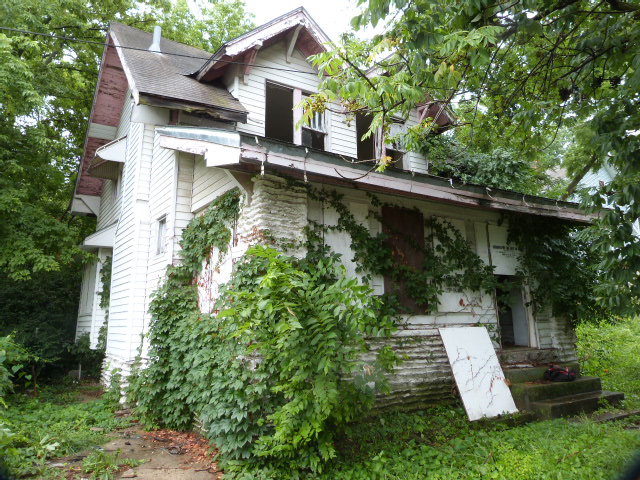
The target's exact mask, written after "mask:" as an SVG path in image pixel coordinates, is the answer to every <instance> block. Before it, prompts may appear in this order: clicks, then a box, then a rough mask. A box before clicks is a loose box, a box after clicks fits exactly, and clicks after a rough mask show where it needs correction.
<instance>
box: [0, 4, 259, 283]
mask: <svg viewBox="0 0 640 480" xmlns="http://www.w3.org/2000/svg"><path fill="white" fill-rule="evenodd" d="M208 3H209V6H206V5H200V6H199V12H198V13H194V12H192V11H191V10H189V8H188V6H187V3H186V1H184V0H181V1H179V2H177V3H175V4H174V3H172V2H171V1H169V0H144V1H142V2H139V1H136V0H106V1H101V2H97V3H96V2H94V3H87V2H85V1H82V0H51V1H46V2H43V1H40V0H24V1H23V0H20V1H18V0H4V1H3V2H1V3H0V27H8V28H13V29H21V30H29V31H34V32H39V33H43V34H46V35H48V36H40V35H38V36H35V35H28V34H23V33H19V32H15V31H9V30H1V29H0V217H2V219H3V221H2V223H1V224H0V270H2V272H3V273H4V274H5V275H8V276H9V277H11V278H12V279H16V280H24V279H27V278H29V277H30V276H31V275H32V274H33V273H34V272H39V271H51V270H58V269H60V268H61V267H62V266H64V265H68V264H69V263H71V262H72V261H73V260H74V259H75V258H77V256H78V255H82V254H83V252H82V251H81V250H79V249H78V248H77V245H78V243H79V242H80V241H81V239H82V238H83V237H84V236H85V235H86V234H87V233H88V232H89V231H90V229H91V228H92V222H91V221H87V220H86V219H78V218H72V217H71V216H70V215H69V205H70V201H71V196H72V192H73V188H74V184H75V174H76V170H77V166H78V163H79V161H80V156H81V154H82V148H83V143H84V136H85V131H86V128H87V123H88V117H89V112H90V110H91V103H92V100H93V94H94V90H95V85H96V82H97V79H98V70H99V63H100V58H101V56H102V50H103V46H102V45H101V44H102V42H104V40H105V36H106V31H107V28H108V24H109V22H110V21H112V20H117V21H120V22H123V23H126V24H129V25H133V26H136V27H139V28H143V29H147V30H150V29H152V28H153V26H154V25H158V24H159V25H163V26H164V27H165V28H164V32H165V33H164V35H165V36H167V37H169V38H172V39H175V40H178V41H185V42H188V43H191V44H195V45H196V46H200V47H203V48H208V49H211V50H215V49H216V48H217V47H218V46H219V45H220V44H221V43H222V42H223V41H225V40H227V39H229V37H233V36H236V35H239V34H241V33H244V32H245V31H246V30H247V29H248V28H251V26H252V23H251V21H250V19H248V17H247V16H246V15H245V13H244V4H243V2H242V1H241V0H229V1H222V0H221V1H212V2H208ZM51 35H55V36H58V37H68V38H73V39H79V40H87V41H89V42H94V43H86V42H82V41H72V40H68V39H65V38H54V37H52V36H51Z"/></svg>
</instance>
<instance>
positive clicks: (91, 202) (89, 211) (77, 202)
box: [71, 195, 100, 216]
mask: <svg viewBox="0 0 640 480" xmlns="http://www.w3.org/2000/svg"><path fill="white" fill-rule="evenodd" d="M99 211H100V197H98V196H91V195H74V196H73V200H72V202H71V213H72V214H74V215H95V216H98V212H99Z"/></svg>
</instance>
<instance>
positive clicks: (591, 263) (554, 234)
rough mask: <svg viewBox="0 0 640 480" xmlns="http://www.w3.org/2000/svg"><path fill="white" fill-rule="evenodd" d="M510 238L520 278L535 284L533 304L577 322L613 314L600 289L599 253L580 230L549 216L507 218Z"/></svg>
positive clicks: (538, 309) (529, 283) (522, 280)
mask: <svg viewBox="0 0 640 480" xmlns="http://www.w3.org/2000/svg"><path fill="white" fill-rule="evenodd" d="M507 220H508V231H509V236H508V240H509V242H512V243H514V244H515V245H517V246H518V249H519V251H520V270H519V272H518V276H519V278H520V281H521V282H523V283H524V282H527V283H528V285H529V287H530V288H531V294H532V297H533V303H534V308H535V309H536V310H537V311H541V310H544V309H546V308H549V309H550V311H551V312H552V313H553V315H555V316H559V317H564V318H568V319H570V320H572V321H573V322H578V321H588V320H602V319H605V318H611V316H612V313H611V312H610V311H609V310H607V309H605V308H603V307H602V305H603V303H604V302H601V301H599V300H598V298H597V295H596V292H597V290H598V285H599V277H600V272H599V270H598V267H597V266H598V264H599V258H598V252H596V251H594V249H593V248H590V246H589V243H588V239H585V238H583V236H582V235H581V234H580V229H579V228H577V227H575V226H573V225H571V224H568V223H566V222H562V221H560V220H554V219H549V218H542V217H535V216H531V215H529V216H519V217H517V218H515V217H512V216H511V217H507Z"/></svg>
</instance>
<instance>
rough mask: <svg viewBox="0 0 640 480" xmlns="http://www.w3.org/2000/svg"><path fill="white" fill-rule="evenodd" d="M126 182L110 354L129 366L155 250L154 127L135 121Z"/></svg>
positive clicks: (113, 287)
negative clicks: (152, 196) (152, 233)
mask: <svg viewBox="0 0 640 480" xmlns="http://www.w3.org/2000/svg"><path fill="white" fill-rule="evenodd" d="M127 139H128V141H127V156H126V157H127V158H126V162H125V166H124V179H123V185H122V211H121V214H120V218H119V221H118V225H117V228H116V239H115V244H114V250H113V271H112V282H111V303H110V307H109V327H108V339H107V357H108V359H110V361H111V362H112V363H113V364H114V365H113V366H115V367H119V368H123V371H124V372H125V373H127V370H128V364H127V362H130V361H131V360H133V358H135V355H136V350H137V347H138V345H139V343H140V334H141V333H142V331H143V329H144V324H145V313H146V312H145V310H146V308H145V307H146V297H147V293H148V292H147V268H148V258H149V252H150V243H149V242H150V223H151V220H150V211H149V198H150V187H151V185H150V169H151V163H152V154H153V140H154V130H153V127H151V126H145V125H143V124H139V123H131V125H130V128H129V132H128V137H127Z"/></svg>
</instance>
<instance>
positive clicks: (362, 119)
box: [356, 113, 406, 167]
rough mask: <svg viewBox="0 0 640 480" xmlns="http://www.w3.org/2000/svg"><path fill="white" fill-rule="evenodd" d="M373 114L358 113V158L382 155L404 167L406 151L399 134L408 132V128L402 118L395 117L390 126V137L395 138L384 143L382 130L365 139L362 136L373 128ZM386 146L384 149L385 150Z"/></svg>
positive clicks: (369, 158)
mask: <svg viewBox="0 0 640 480" xmlns="http://www.w3.org/2000/svg"><path fill="white" fill-rule="evenodd" d="M372 119H373V118H372V116H371V115H370V114H366V113H358V114H356V137H357V138H356V146H357V152H358V160H372V159H374V158H380V157H382V155H385V156H387V157H391V159H392V162H393V163H394V164H395V165H396V166H397V167H402V157H403V156H404V153H405V148H404V146H403V145H402V142H401V141H400V140H399V136H400V135H402V134H405V133H406V128H405V125H404V123H403V122H402V120H400V119H395V118H394V119H393V123H392V124H391V125H390V127H389V134H388V137H389V138H394V140H390V141H389V142H386V141H385V142H384V145H383V144H382V142H381V141H380V135H381V132H380V130H378V131H377V132H374V133H372V134H371V135H369V136H368V137H367V138H365V139H364V140H363V139H362V136H363V135H364V134H365V133H367V132H368V131H369V128H371V121H372ZM383 147H384V151H383Z"/></svg>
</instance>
